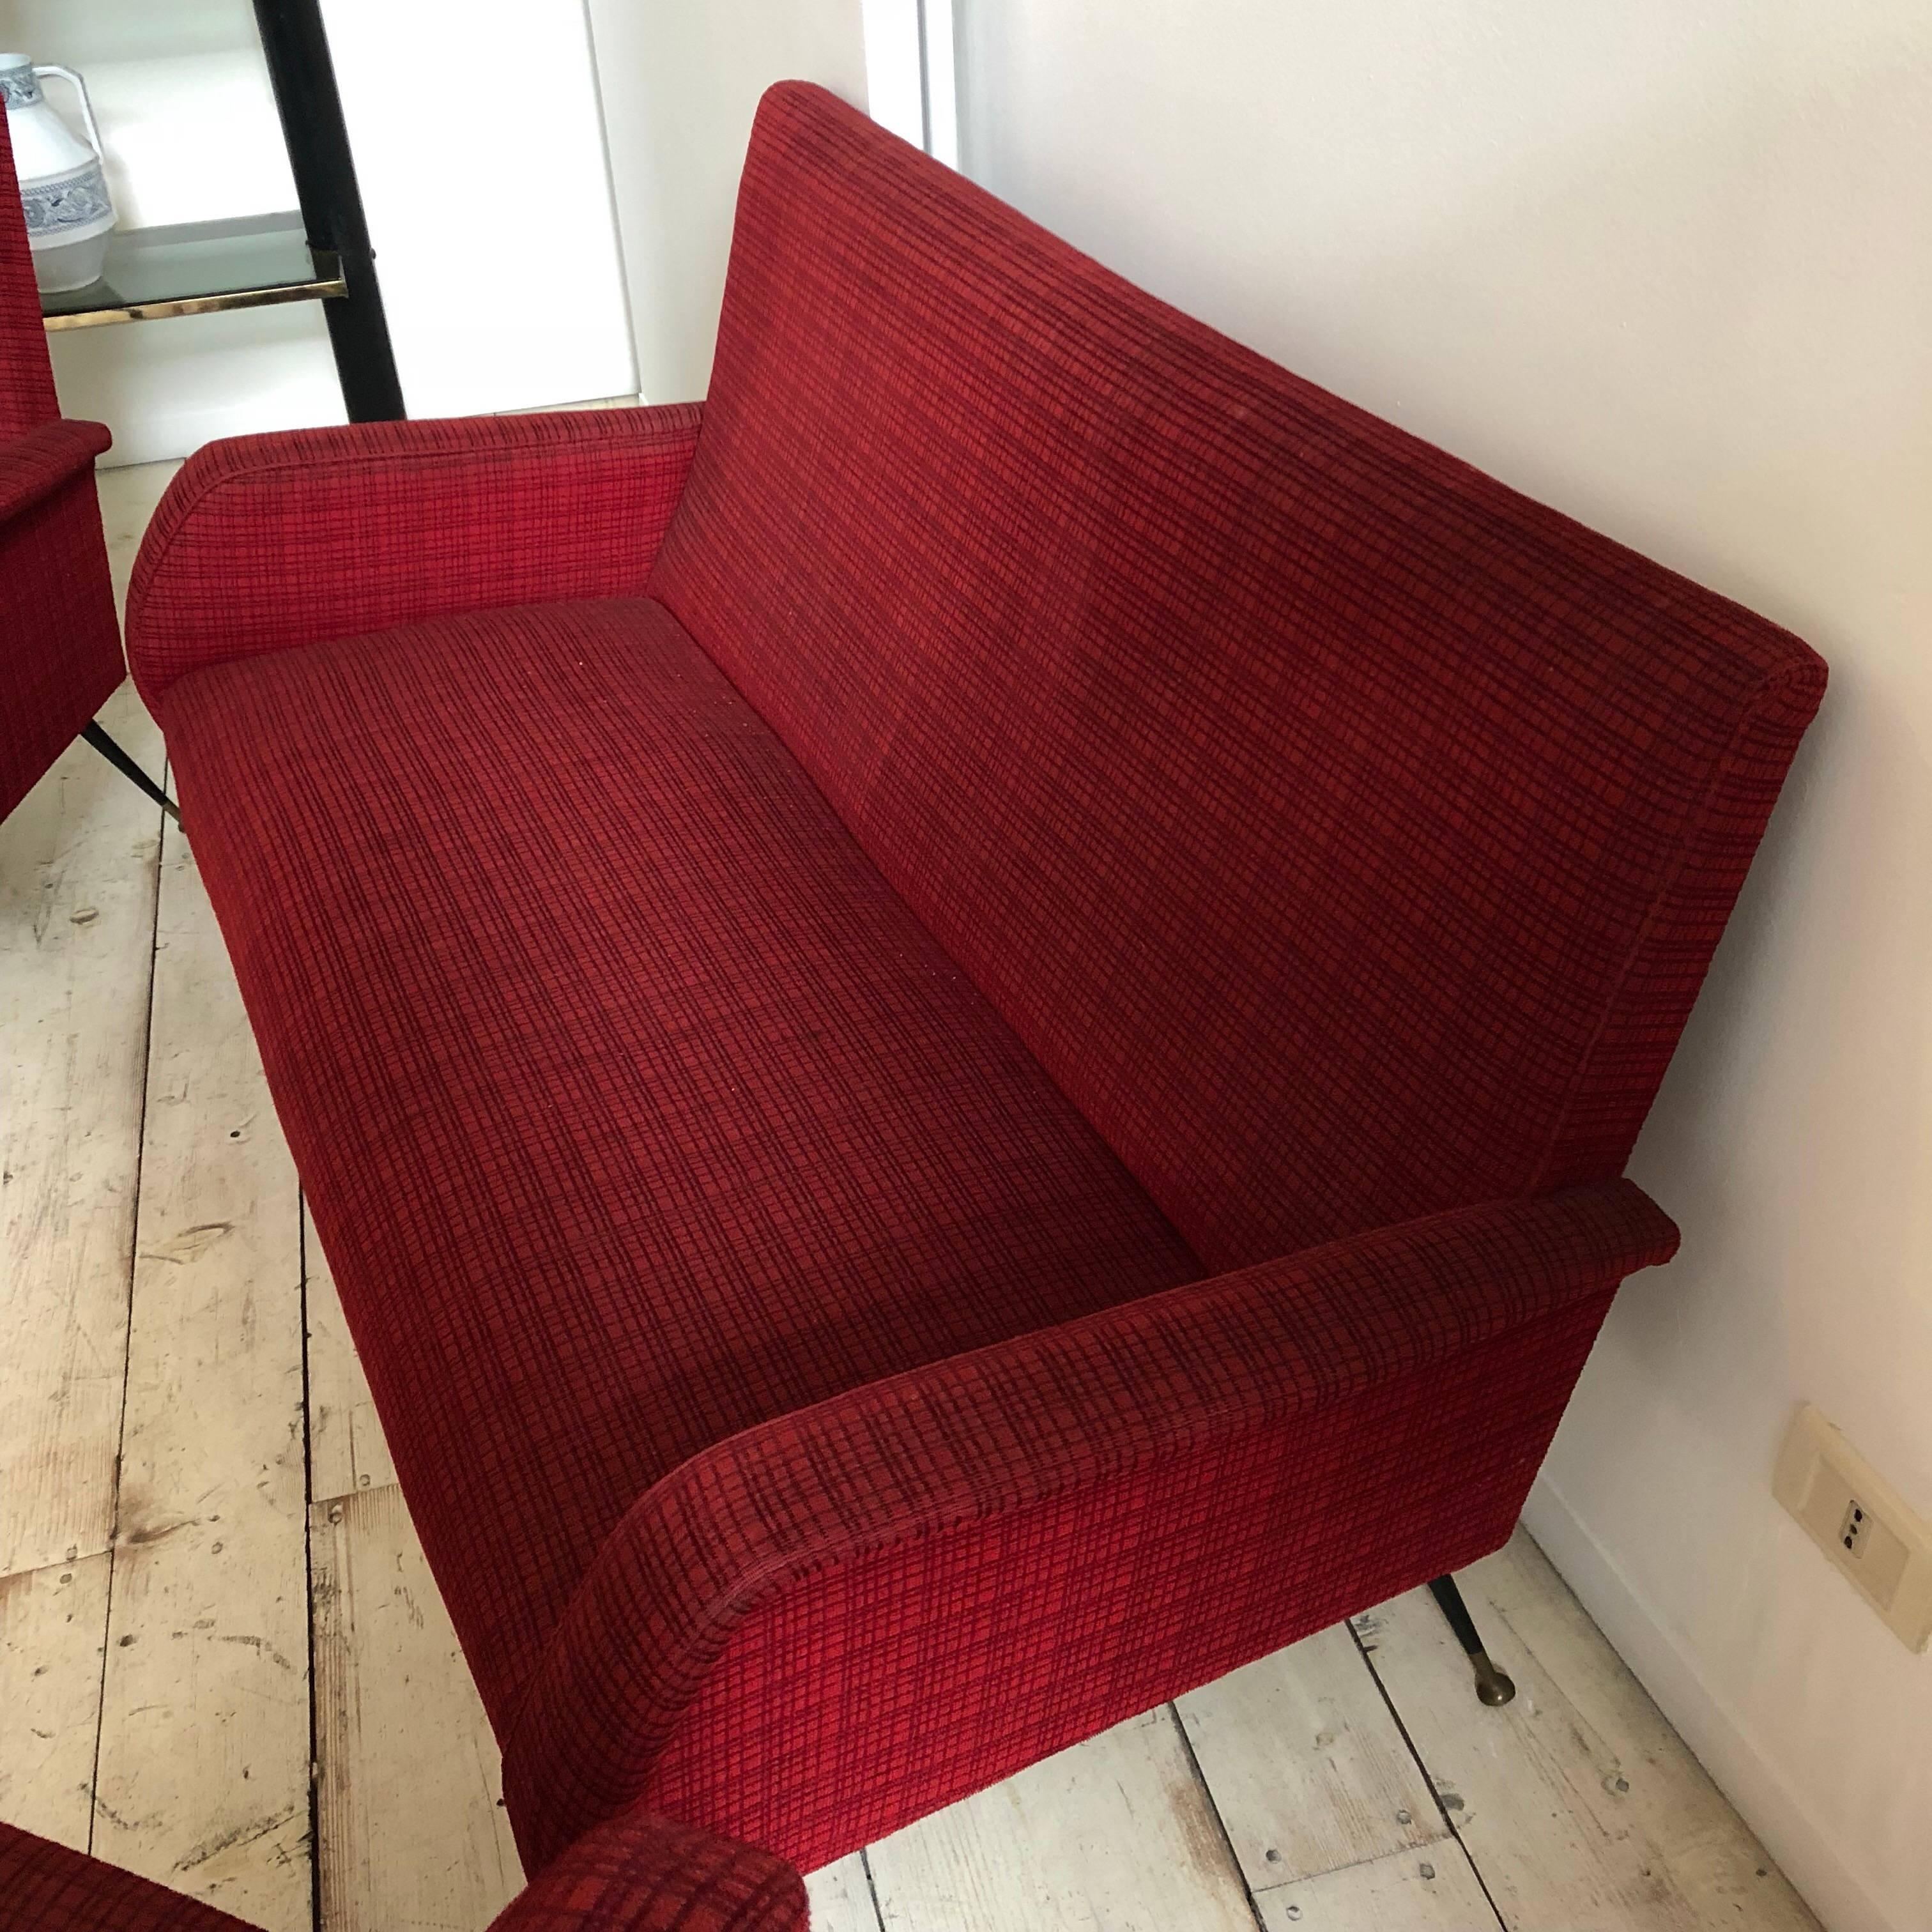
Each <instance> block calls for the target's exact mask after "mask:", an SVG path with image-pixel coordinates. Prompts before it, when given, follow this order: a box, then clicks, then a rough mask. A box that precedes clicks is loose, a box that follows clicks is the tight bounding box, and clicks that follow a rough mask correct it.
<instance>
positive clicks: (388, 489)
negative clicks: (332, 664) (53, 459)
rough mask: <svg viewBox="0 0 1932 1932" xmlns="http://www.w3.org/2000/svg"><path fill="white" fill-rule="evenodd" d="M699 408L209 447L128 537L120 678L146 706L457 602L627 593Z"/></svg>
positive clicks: (649, 549) (326, 432)
mask: <svg viewBox="0 0 1932 1932" xmlns="http://www.w3.org/2000/svg"><path fill="white" fill-rule="evenodd" d="M701 416H702V411H701V410H700V409H699V407H697V405H696V404H689V403H683V404H676V405H674V406H673V407H669V408H665V409H655V410H583V411H568V410H565V411H562V412H560V413H556V414H553V415H547V416H475V417H469V418H463V419H455V420H452V421H449V422H381V423H354V424H350V425H348V426H347V427H346V428H345V427H342V426H341V425H338V426H336V427H334V428H326V429H306V430H296V431H292V432H290V433H287V434H281V435H275V436H245V437H232V438H230V439H229V440H226V441H225V442H221V443H209V444H208V445H207V446H205V447H204V448H203V449H200V450H199V451H197V452H196V453H195V455H193V456H191V457H190V458H189V459H188V460H187V462H186V463H184V464H183V465H182V466H181V472H180V473H179V474H178V475H177V476H176V477H175V479H174V481H173V482H172V483H171V484H169V486H168V490H167V493H166V496H163V498H162V499H161V501H160V505H159V506H158V507H157V509H156V510H155V512H154V520H153V521H152V523H150V524H149V526H148V532H147V534H146V535H145V537H144V538H142V544H141V551H140V555H139V557H138V558H137V559H136V562H135V567H134V575H133V581H132V583H130V584H129V586H128V589H127V634H128V635H129V637H136V636H138V637H139V639H140V640H141V643H140V649H139V652H138V653H137V654H133V667H134V681H135V683H136V685H138V686H139V689H140V692H141V695H142V697H145V699H146V700H147V701H148V705H149V706H151V708H152V709H154V710H155V712H157V715H158V713H159V712H160V709H161V708H162V704H163V699H164V697H165V696H166V691H167V689H168V687H169V685H172V683H173V682H175V679H177V678H178V677H181V676H184V675H185V674H186V673H187V672H189V671H191V670H196V669H197V668H198V667H200V666H202V665H203V664H218V663H220V662H223V661H226V660H227V659H230V658H236V657H239V656H245V655H253V654H254V653H255V652H262V651H279V650H288V649H292V648H293V647H294V646H296V645H299V644H306V643H319V642H321V641H323V640H327V639H329V638H333V637H359V636H362V635H363V634H365V633H366V632H368V631H379V630H382V629H383V628H386V626H388V625H392V624H406V623H412V622H417V621H419V620H420V619H423V618H425V617H433V616H442V615H444V614H446V613H453V612H458V611H463V610H489V609H491V608H493V607H496V606H497V605H500V604H523V603H533V602H537V601H547V600H550V599H553V598H572V597H623V596H634V595H637V592H640V590H641V589H643V583H644V579H645V578H646V577H647V576H648V575H649V574H650V568H651V562H652V559H653V558H654V557H655V555H656V553H657V547H658V538H660V537H661V535H663V534H664V526H665V524H666V523H668V522H669V521H670V514H671V512H672V511H673V509H674V508H676V504H677V499H678V494H679V491H680V490H682V488H683V487H684V478H685V471H686V470H687V469H688V468H689V467H690V464H691V452H692V450H693V449H694V448H695V447H696V445H697V426H698V423H699V422H700V418H701Z"/></svg>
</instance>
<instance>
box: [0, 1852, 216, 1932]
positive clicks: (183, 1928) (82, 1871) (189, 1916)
mask: <svg viewBox="0 0 1932 1932" xmlns="http://www.w3.org/2000/svg"><path fill="white" fill-rule="evenodd" d="M0 1932H249V1928H248V1926H247V1925H246V1924H245V1923H244V1921H242V1920H241V1919H239V1918H230V1917H229V1915H228V1914H227V1913H226V1912H217V1911H216V1910H215V1909H214V1906H211V1905H203V1904H202V1903H200V1901H199V1900H196V1899H193V1898H184V1897H182V1895H181V1894H180V1893H179V1892H178V1891H165V1890H163V1888H162V1887H161V1886H160V1885H154V1884H151V1883H150V1882H149V1881H148V1880H147V1879H144V1878H136V1876H134V1874H133V1873H132V1872H125V1871H122V1870H121V1869H120V1868H119V1867H118V1866H115V1865H110V1864H104V1863H103V1861H101V1859H99V1858H89V1857H87V1856H86V1855H85V1854H84V1853H83V1852H71V1851H69V1850H68V1848H67V1847H66V1846H65V1845H56V1844H53V1843H49V1841H47V1840H46V1839H45V1838H35V1837H34V1835H32V1834H31V1832H22V1831H18V1830H17V1829H15V1828H14V1827H13V1826H11V1825H0Z"/></svg>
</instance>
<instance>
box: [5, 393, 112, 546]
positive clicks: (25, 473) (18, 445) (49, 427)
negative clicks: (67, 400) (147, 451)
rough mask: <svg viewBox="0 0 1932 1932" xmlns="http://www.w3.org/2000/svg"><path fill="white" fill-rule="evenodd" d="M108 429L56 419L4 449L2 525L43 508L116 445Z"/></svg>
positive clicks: (94, 424)
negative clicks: (102, 454) (60, 488)
mask: <svg viewBox="0 0 1932 1932" xmlns="http://www.w3.org/2000/svg"><path fill="white" fill-rule="evenodd" d="M113 440H114V439H113V437H111V436H110V435H109V434H108V433H107V425H105V424H104V423H98V422H67V421H65V419H58V418H57V419H55V421H53V422H45V423H42V424H40V425H38V427H37V428H33V429H30V430H24V431H22V432H21V434H20V435H18V436H17V437H12V438H11V439H10V440H8V441H7V442H6V443H0V523H11V522H12V521H13V519H14V518H15V517H18V516H21V515H23V514H25V513H26V511H28V510H31V508H33V507H34V505H35V504H36V503H39V502H45V501H46V499H47V498H48V497H49V496H52V494H53V493H54V492H55V490H58V488H59V487H61V485H62V484H63V483H68V482H71V481H72V480H73V479H74V478H75V477H77V476H78V475H80V474H81V472H83V470H85V469H87V468H89V466H91V465H92V463H93V461H94V459H95V458H96V457H97V456H98V455H100V454H101V452H102V451H103V450H104V449H106V448H107V446H108V445H109V444H110V443H112V442H113Z"/></svg>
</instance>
